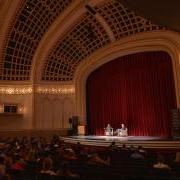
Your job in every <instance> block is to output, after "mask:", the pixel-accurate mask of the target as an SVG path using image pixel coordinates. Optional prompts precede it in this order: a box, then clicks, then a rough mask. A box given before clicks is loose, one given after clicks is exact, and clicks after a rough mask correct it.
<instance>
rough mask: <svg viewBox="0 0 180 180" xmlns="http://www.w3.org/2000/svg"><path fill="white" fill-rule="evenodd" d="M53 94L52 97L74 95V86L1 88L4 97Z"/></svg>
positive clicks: (9, 86)
mask: <svg viewBox="0 0 180 180" xmlns="http://www.w3.org/2000/svg"><path fill="white" fill-rule="evenodd" d="M33 92H34V93H37V94H51V95H74V94H75V86H74V85H60V86H57V85H37V86H35V87H34V88H33V87H32V86H14V85H12V86H11V85H8V86H0V94H2V95H27V94H33Z"/></svg>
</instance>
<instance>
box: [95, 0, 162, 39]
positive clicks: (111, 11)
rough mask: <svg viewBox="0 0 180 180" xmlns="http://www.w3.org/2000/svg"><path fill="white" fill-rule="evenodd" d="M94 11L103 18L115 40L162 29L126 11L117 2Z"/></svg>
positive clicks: (108, 3) (110, 2)
mask: <svg viewBox="0 0 180 180" xmlns="http://www.w3.org/2000/svg"><path fill="white" fill-rule="evenodd" d="M96 11H97V12H98V13H99V14H101V16H103V17H104V19H105V20H106V22H107V23H108V24H109V26H110V27H111V29H112V31H113V33H114V36H115V38H116V39H119V38H122V37H124V36H129V35H132V34H135V33H139V32H147V31H152V30H158V29H160V28H162V27H159V26H157V25H155V24H152V23H151V22H150V21H148V20H146V19H144V18H142V17H140V16H138V15H136V14H135V13H134V12H133V11H130V10H128V9H127V8H125V7H124V6H123V5H122V4H121V3H120V2H119V1H109V2H107V3H106V4H103V5H101V6H100V7H96Z"/></svg>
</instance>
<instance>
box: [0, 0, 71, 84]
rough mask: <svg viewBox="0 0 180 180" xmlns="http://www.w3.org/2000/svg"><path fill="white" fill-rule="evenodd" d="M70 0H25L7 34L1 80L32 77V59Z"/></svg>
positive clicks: (0, 69)
mask: <svg viewBox="0 0 180 180" xmlns="http://www.w3.org/2000/svg"><path fill="white" fill-rule="evenodd" d="M71 1H72V0H66V1H64V0H25V1H22V4H21V9H20V10H19V12H18V14H17V15H16V16H15V17H16V18H15V20H14V22H13V23H12V26H11V29H10V31H9V33H8V36H7V37H6V38H7V39H6V43H5V45H4V46H5V49H4V51H3V59H2V60H3V61H2V64H1V65H2V66H1V68H0V80H12V81H25V80H30V72H31V64H32V59H33V55H34V53H35V50H36V48H37V46H38V44H39V42H40V40H41V39H42V37H43V35H44V34H45V33H46V31H47V30H48V28H49V27H50V26H51V24H52V23H53V22H54V20H55V19H56V18H57V17H58V16H59V14H60V13H62V11H64V9H65V8H66V7H67V6H68V5H69V4H70V3H71Z"/></svg>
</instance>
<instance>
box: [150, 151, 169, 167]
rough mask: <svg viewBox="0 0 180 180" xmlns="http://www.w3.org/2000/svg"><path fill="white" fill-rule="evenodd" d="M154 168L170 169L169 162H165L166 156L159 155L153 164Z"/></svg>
mask: <svg viewBox="0 0 180 180" xmlns="http://www.w3.org/2000/svg"><path fill="white" fill-rule="evenodd" d="M153 168H157V169H167V170H170V167H169V166H168V164H166V163H165V159H164V156H163V155H161V154H158V155H157V162H156V163H155V164H154V165H153Z"/></svg>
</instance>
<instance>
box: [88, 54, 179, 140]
mask: <svg viewBox="0 0 180 180" xmlns="http://www.w3.org/2000/svg"><path fill="white" fill-rule="evenodd" d="M86 94H87V125H88V128H89V132H90V134H104V127H106V126H107V124H108V123H109V124H111V126H112V127H114V128H115V129H118V128H120V127H121V124H122V123H123V124H125V125H126V127H127V128H128V134H129V135H136V136H164V137H169V136H171V125H172V122H171V111H172V109H176V108H177V105H176V95H175V88H174V77H173V70H172V59H171V57H170V56H169V54H168V53H166V52H164V51H152V52H141V53H136V54H131V55H126V56H122V57H120V58H116V59H115V60H112V61H110V62H108V63H105V64H104V65H102V66H100V67H99V68H98V69H96V70H95V71H93V72H92V73H91V74H90V75H89V77H88V79H87V86H86Z"/></svg>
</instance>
